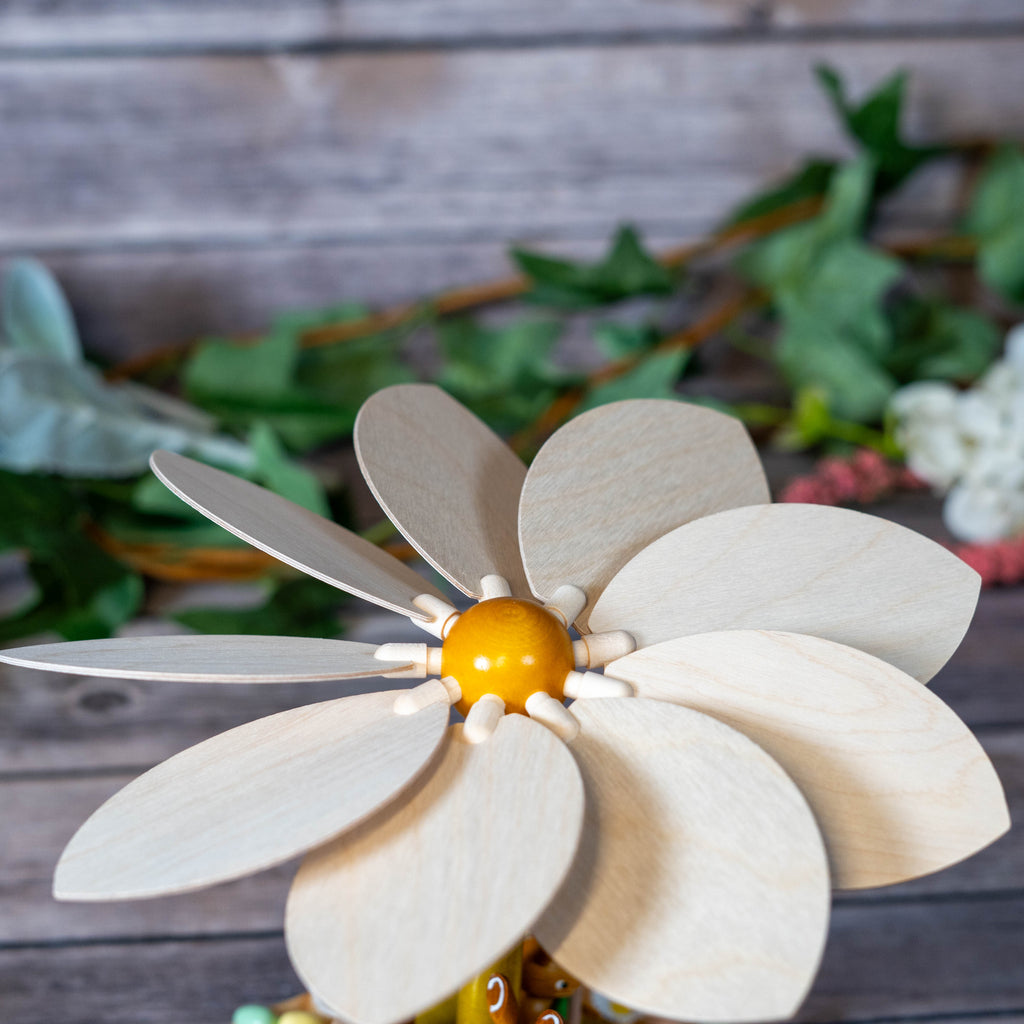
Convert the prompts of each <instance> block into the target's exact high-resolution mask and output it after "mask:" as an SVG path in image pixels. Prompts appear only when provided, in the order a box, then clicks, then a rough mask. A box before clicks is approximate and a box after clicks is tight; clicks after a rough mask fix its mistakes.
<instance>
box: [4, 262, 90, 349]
mask: <svg viewBox="0 0 1024 1024" xmlns="http://www.w3.org/2000/svg"><path fill="white" fill-rule="evenodd" d="M0 323H2V324H3V333H4V335H5V336H6V338H7V341H8V343H9V344H11V345H13V346H14V347H15V348H20V349H24V350H25V351H27V352H36V353H45V354H47V355H52V356H56V357H57V358H60V359H64V360H66V361H67V362H69V363H77V362H81V359H82V346H81V343H80V342H79V340H78V331H77V329H76V328H75V319H74V317H73V316H72V315H71V307H70V306H68V301H67V299H66V298H65V297H64V293H63V292H62V291H61V288H60V285H59V284H57V279H56V278H55V277H54V276H53V274H51V273H50V271H49V270H47V268H46V267H44V266H43V264H42V263H40V262H38V261H37V260H30V259H18V260H11V262H10V263H8V264H7V267H6V268H5V270H4V274H3V281H2V283H0Z"/></svg>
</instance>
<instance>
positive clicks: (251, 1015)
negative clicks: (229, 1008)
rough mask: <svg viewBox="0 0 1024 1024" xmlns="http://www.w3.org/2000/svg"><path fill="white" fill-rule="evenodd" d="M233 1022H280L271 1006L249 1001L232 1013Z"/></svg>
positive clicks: (275, 1023) (245, 1023) (253, 1023)
mask: <svg viewBox="0 0 1024 1024" xmlns="http://www.w3.org/2000/svg"><path fill="white" fill-rule="evenodd" d="M231 1024H278V1020H277V1015H276V1014H275V1013H274V1011H273V1010H271V1009H270V1007H269V1006H258V1005H257V1004H256V1003H247V1004H246V1005H245V1006H240V1007H239V1008H238V1009H237V1010H235V1012H234V1013H233V1014H232V1015H231Z"/></svg>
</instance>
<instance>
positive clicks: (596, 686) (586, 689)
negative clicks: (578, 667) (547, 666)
mask: <svg viewBox="0 0 1024 1024" xmlns="http://www.w3.org/2000/svg"><path fill="white" fill-rule="evenodd" d="M562 692H563V693H564V694H565V695H566V697H571V698H572V699H573V700H593V699H594V698H595V697H632V696H633V687H632V686H630V685H629V683H626V682H624V681H623V680H621V679H612V678H611V677H610V676H603V675H601V674H600V673H598V672H570V673H569V674H568V675H566V677H565V682H564V683H563V684H562Z"/></svg>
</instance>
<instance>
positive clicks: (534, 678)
mask: <svg viewBox="0 0 1024 1024" xmlns="http://www.w3.org/2000/svg"><path fill="white" fill-rule="evenodd" d="M573 664H574V662H573V656H572V640H571V639H570V637H569V632H568V630H566V628H565V627H564V626H563V625H562V624H561V623H560V622H559V621H558V620H557V619H556V618H555V617H554V616H553V615H552V614H551V613H550V612H547V611H545V610H544V609H543V608H542V607H541V606H540V605H538V604H534V603H533V602H532V601H522V600H519V599H518V598H514V597H496V598H493V599H492V600H490V601H481V602H480V603H479V604H476V605H474V606H473V607H472V608H470V609H469V610H468V611H466V612H463V613H462V615H461V616H460V617H459V618H458V619H457V620H456V622H455V624H454V625H453V626H452V628H451V631H450V632H449V634H448V637H447V639H446V640H445V642H444V647H443V648H442V651H441V672H442V674H443V675H446V676H454V677H455V679H456V680H458V683H459V686H460V687H461V689H462V700H460V701H459V703H458V704H457V705H456V707H457V708H458V709H459V711H461V712H462V714H466V713H467V712H468V710H469V709H470V707H472V705H473V704H475V703H476V702H477V701H478V700H479V699H480V698H481V697H482V696H483V695H484V694H485V693H493V694H495V695H497V696H498V697H501V699H502V700H503V701H504V702H505V710H506V711H516V712H519V713H520V714H525V713H526V701H527V698H529V697H530V695H531V694H534V693H536V692H537V691H538V690H542V691H543V692H544V693H548V694H550V695H551V696H552V697H555V698H557V699H558V700H561V699H562V697H563V693H562V685H563V683H564V682H565V677H566V674H567V673H568V672H570V671H571V670H572V668H573Z"/></svg>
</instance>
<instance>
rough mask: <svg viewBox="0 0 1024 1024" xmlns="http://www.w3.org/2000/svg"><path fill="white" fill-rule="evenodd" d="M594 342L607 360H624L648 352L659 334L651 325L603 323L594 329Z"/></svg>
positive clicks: (655, 342)
mask: <svg viewBox="0 0 1024 1024" xmlns="http://www.w3.org/2000/svg"><path fill="white" fill-rule="evenodd" d="M594 341H595V343H596V344H597V347H598V349H600V351H601V352H603V353H604V354H605V355H606V356H607V357H608V358H609V359H624V358H626V357H628V356H636V355H640V354H641V353H643V352H649V351H650V350H651V349H652V348H654V347H655V345H657V344H658V342H659V341H661V332H660V331H659V330H658V329H657V328H656V327H654V326H652V325H651V324H619V323H604V324H597V325H596V326H595V327H594Z"/></svg>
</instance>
